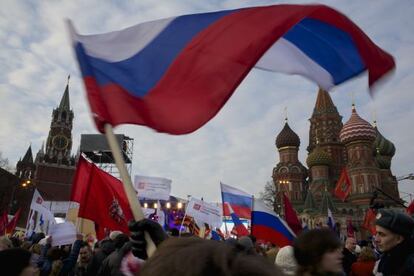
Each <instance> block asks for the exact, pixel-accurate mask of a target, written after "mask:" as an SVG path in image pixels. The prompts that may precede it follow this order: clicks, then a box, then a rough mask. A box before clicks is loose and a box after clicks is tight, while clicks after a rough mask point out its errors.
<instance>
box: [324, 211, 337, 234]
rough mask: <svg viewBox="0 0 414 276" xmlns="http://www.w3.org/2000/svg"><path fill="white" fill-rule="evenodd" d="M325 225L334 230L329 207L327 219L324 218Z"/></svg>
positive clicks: (333, 221)
mask: <svg viewBox="0 0 414 276" xmlns="http://www.w3.org/2000/svg"><path fill="white" fill-rule="evenodd" d="M326 225H328V226H329V228H331V229H332V230H335V220H334V218H333V215H332V211H331V209H329V208H328V219H327V220H326Z"/></svg>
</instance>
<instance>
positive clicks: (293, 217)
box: [283, 194, 302, 235]
mask: <svg viewBox="0 0 414 276" xmlns="http://www.w3.org/2000/svg"><path fill="white" fill-rule="evenodd" d="M283 205H285V221H286V222H287V224H288V225H289V227H290V229H292V231H293V232H295V234H296V235H299V234H300V232H302V223H300V220H299V218H298V216H297V214H296V211H295V209H293V206H292V203H290V200H289V198H288V197H287V196H286V195H285V194H283Z"/></svg>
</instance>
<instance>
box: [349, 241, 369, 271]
mask: <svg viewBox="0 0 414 276" xmlns="http://www.w3.org/2000/svg"><path fill="white" fill-rule="evenodd" d="M375 261H376V259H375V253H374V250H373V249H372V248H370V247H368V246H366V247H363V248H362V249H361V253H360V254H359V257H358V260H357V261H356V262H355V263H353V264H352V266H351V273H350V274H349V275H351V276H371V275H373V274H372V270H373V269H374V265H375Z"/></svg>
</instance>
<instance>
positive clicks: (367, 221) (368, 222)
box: [362, 208, 377, 235]
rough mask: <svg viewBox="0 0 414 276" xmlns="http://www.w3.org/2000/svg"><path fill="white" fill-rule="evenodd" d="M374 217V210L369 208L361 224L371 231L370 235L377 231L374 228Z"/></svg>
mask: <svg viewBox="0 0 414 276" xmlns="http://www.w3.org/2000/svg"><path fill="white" fill-rule="evenodd" d="M375 217H376V213H375V211H374V210H373V209H372V208H369V209H368V210H367V212H366V213H365V218H364V223H363V224H362V227H363V228H365V229H366V230H368V231H369V232H371V234H372V235H375V234H376V233H377V230H376V229H375Z"/></svg>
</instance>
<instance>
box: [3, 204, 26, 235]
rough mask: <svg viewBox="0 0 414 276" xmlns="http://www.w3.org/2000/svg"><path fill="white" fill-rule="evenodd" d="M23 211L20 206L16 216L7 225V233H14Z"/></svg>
mask: <svg viewBox="0 0 414 276" xmlns="http://www.w3.org/2000/svg"><path fill="white" fill-rule="evenodd" d="M21 211H22V208H19V210H17V212H16V213H15V214H14V217H13V218H12V219H11V220H10V221H9V223H8V224H7V227H6V233H7V234H12V233H13V231H14V229H15V228H16V225H17V221H18V220H19V218H20V213H21Z"/></svg>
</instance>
